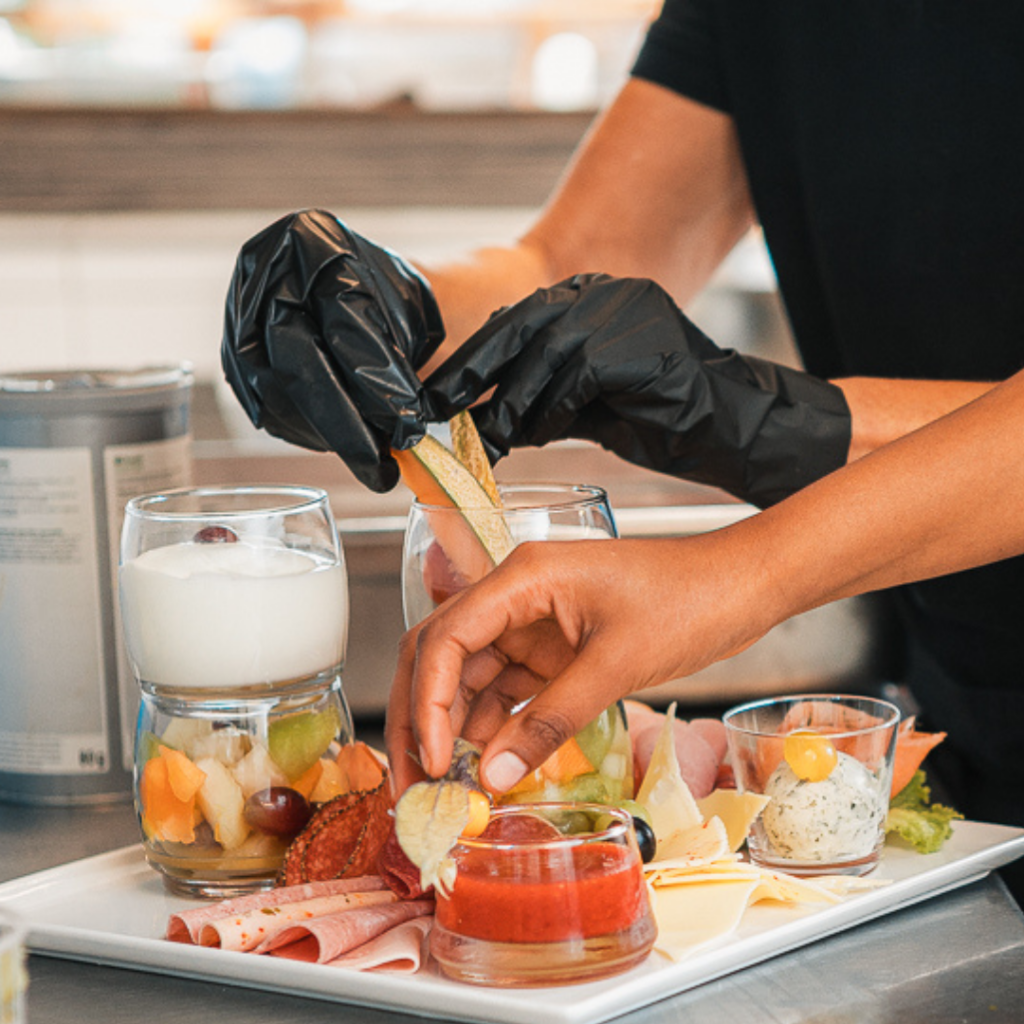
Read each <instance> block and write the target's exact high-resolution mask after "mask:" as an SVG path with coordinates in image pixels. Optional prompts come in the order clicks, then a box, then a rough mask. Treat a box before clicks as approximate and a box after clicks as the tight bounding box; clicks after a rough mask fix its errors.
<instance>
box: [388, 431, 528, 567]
mask: <svg viewBox="0 0 1024 1024" xmlns="http://www.w3.org/2000/svg"><path fill="white" fill-rule="evenodd" d="M392 454H393V455H394V457H395V461H396V462H397V463H398V468H399V470H400V471H401V473H402V480H403V481H404V482H405V485H406V486H407V487H408V488H409V489H410V490H411V491H412V492H413V494H415V495H416V497H417V498H418V499H419V501H420V502H421V503H422V504H424V505H436V506H440V507H443V508H456V509H458V511H459V513H460V514H459V515H457V516H453V515H448V514H447V513H445V514H438V515H430V514H429V513H428V518H429V520H430V527H431V530H432V531H433V533H434V537H435V538H436V540H437V542H438V543H439V544H440V545H441V548H442V549H443V551H444V553H445V555H446V556H447V557H448V560H449V561H450V562H451V564H452V566H453V567H454V568H455V570H456V571H457V572H458V574H459V575H460V576H461V577H463V578H464V579H465V581H466V582H467V583H476V582H477V581H478V580H480V579H482V578H483V577H484V576H486V575H487V573H489V572H490V571H491V569H493V568H494V566H496V565H497V564H498V563H499V562H501V561H502V560H503V559H505V558H506V557H507V556H508V554H509V552H511V550H512V549H513V548H514V547H515V541H514V540H513V538H512V534H511V532H510V531H509V528H508V525H507V524H506V523H505V520H504V519H503V518H502V516H501V514H500V506H499V505H495V503H494V501H493V500H492V499H491V497H490V496H489V495H488V493H487V491H486V490H485V489H484V487H483V485H482V484H481V483H480V481H479V480H477V478H476V477H475V476H474V475H473V474H472V473H471V472H470V471H469V469H467V468H466V466H464V465H463V464H462V462H461V461H459V459H458V458H456V457H455V455H454V454H453V453H452V452H451V451H449V450H448V449H447V448H446V447H445V446H444V445H443V444H441V442H440V441H438V440H437V439H436V438H434V437H431V436H430V435H429V434H428V435H427V436H426V437H424V438H423V439H422V440H420V441H418V442H417V443H416V444H415V445H413V446H412V447H411V448H408V449H406V450H405V451H398V450H396V451H394V452H392Z"/></svg>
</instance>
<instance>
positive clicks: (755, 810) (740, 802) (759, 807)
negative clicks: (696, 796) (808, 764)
mask: <svg viewBox="0 0 1024 1024" xmlns="http://www.w3.org/2000/svg"><path fill="white" fill-rule="evenodd" d="M770 799H771V797H767V796H763V795H762V794H760V793H741V792H739V790H736V789H716V790H713V791H712V792H711V793H709V794H708V795H707V796H706V797H704V798H703V799H702V800H698V801H697V807H698V808H699V809H700V813H701V814H702V815H704V817H705V818H712V817H717V818H721V819H722V821H723V823H724V824H725V830H726V832H728V834H729V849H730V850H733V851H735V850H738V849H739V848H740V847H741V846H742V845H743V844H744V843H745V842H746V840H747V833H748V832H749V831H750V827H751V825H753V824H754V822H755V821H756V820H757V816H758V815H759V814H760V813H761V811H763V810H764V807H765V804H767V803H768V801H769V800H770Z"/></svg>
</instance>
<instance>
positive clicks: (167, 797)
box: [139, 745, 206, 843]
mask: <svg viewBox="0 0 1024 1024" xmlns="http://www.w3.org/2000/svg"><path fill="white" fill-rule="evenodd" d="M181 761H185V762H187V765H183V764H182V763H181ZM197 778H198V784H196V779H197ZM205 778H206V774H205V773H204V772H203V771H202V769H201V768H198V767H197V766H196V765H194V764H192V762H191V761H189V760H188V758H187V757H185V755H184V754H182V753H180V752H179V751H177V750H171V749H170V747H165V746H163V745H161V746H160V747H159V753H158V755H157V756H156V757H151V758H150V759H149V760H148V761H147V762H146V763H145V765H144V766H143V769H142V777H141V778H140V780H139V802H140V803H141V805H142V823H143V827H144V828H145V830H146V833H147V835H150V836H153V837H154V838H156V839H159V840H162V841H163V842H169V843H191V842H194V841H195V837H196V833H195V807H196V792H197V791H198V788H199V786H201V785H202V783H203V781H204V780H205ZM193 787H194V788H193ZM179 794H181V795H179Z"/></svg>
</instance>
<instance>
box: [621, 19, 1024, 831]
mask: <svg viewBox="0 0 1024 1024" xmlns="http://www.w3.org/2000/svg"><path fill="white" fill-rule="evenodd" d="M633 73H634V75H636V76H637V77H640V78H644V79H647V80H650V81H653V82H656V83H658V84H660V85H663V86H666V87H668V88H670V89H673V90H675V91H677V92H679V93H681V94H683V95H686V96H688V97H690V98H692V99H694V100H697V101H698V102H700V103H703V104H705V105H707V106H710V107H713V108H715V109H718V110H721V111H724V112H726V113H728V114H730V115H731V117H732V118H733V120H734V121H735V124H736V127H737V132H738V135H739V141H740V146H741V149H742V153H743V159H744V162H745V165H746V169H747V175H748V178H749V181H750V187H751V193H752V196H753V199H754V203H755V205H756V208H757V213H758V216H759V219H760V222H761V225H762V228H763V230H764V234H765V239H766V242H767V244H768V248H769V250H770V253H771V256H772V260H773V263H774V265H775V269H776V273H777V275H778V280H779V286H780V291H781V294H782V298H783V300H784V302H785V305H786V309H787V312H788V315H789V317H790V321H791V323H792V326H793V331H794V335H795V338H796V341H797V344H798V347H799V349H800V352H801V355H802V357H803V360H804V364H805V365H806V367H807V369H808V370H809V371H810V372H812V373H815V374H818V375H819V376H823V377H839V376H848V375H867V376H879V377H908V378H932V379H961V380H1001V379H1004V378H1006V377H1008V376H1010V375H1011V374H1013V373H1014V372H1016V371H1017V370H1019V369H1021V367H1022V366H1024V3H1022V2H1021V0H1003V2H993V0H984V2H978V3H964V2H963V0H884V2H879V0H843V2H841V3H840V2H822V0H667V2H666V4H665V7H664V10H663V12H662V14H661V16H660V18H659V19H658V20H657V21H656V22H655V23H654V25H653V26H652V28H651V30H650V33H649V35H648V38H647V40H646V43H645V45H644V47H643V49H642V51H641V53H640V56H639V58H638V60H637V63H636V66H635V68H634V72H633ZM716 340H718V341H719V342H720V343H722V344H725V345H727V344H728V340H729V339H728V338H719V339H716ZM1006 429H1008V430H1021V429H1024V424H1021V423H1008V424H1007V425H1006ZM1021 514H1022V515H1024V509H1022V510H1021ZM1022 588H1024V559H1020V558H1017V559H1012V560H1009V561H1006V562H1003V563H1000V564H999V565H995V566H991V567H986V568H982V569H975V570H971V571H970V572H966V573H960V574H957V575H955V576H948V577H945V578H943V579H941V580H935V581H929V582H926V583H922V584H915V585H914V586H911V587H906V588H902V590H901V592H900V594H899V597H900V600H901V602H902V605H903V609H904V612H905V618H906V621H907V623H908V637H909V641H908V649H909V659H910V664H909V668H908V675H909V678H910V679H911V681H912V682H913V683H914V685H915V689H916V690H917V691H918V696H919V699H921V701H922V703H923V704H924V706H925V708H926V709H927V710H929V711H931V712H932V724H933V726H934V725H936V723H937V725H938V726H939V727H941V728H945V729H948V730H949V731H950V733H951V739H952V741H953V743H954V744H955V745H956V746H958V747H959V748H960V749H961V750H963V751H965V752H967V754H968V756H969V757H970V759H971V761H972V764H973V767H972V769H971V771H972V772H976V773H983V774H988V775H992V774H993V773H998V772H1005V771H1007V770H1008V769H1009V770H1010V771H1011V772H1014V771H1015V772H1016V774H1017V777H1018V778H1021V779H1024V769H1021V768H1020V767H1019V766H1020V765H1021V761H1022V759H1021V758H1020V757H1019V754H1018V752H1017V749H1016V748H1017V746H1019V743H1020V742H1021V740H1024V599H1022V597H1021V594H1022ZM1018 737H1021V738H1020V739H1018ZM1017 804H1018V808H1017V812H1016V813H1015V814H1014V815H1013V816H1014V817H1016V818H1017V819H1018V820H1024V797H1021V798H1017Z"/></svg>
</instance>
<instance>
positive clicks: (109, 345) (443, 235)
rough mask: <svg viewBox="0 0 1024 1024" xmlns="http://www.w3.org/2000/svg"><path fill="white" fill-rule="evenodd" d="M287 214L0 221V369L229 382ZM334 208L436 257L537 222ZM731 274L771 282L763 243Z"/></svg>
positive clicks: (719, 312)
mask: <svg viewBox="0 0 1024 1024" xmlns="http://www.w3.org/2000/svg"><path fill="white" fill-rule="evenodd" d="M285 212H287V211H283V210H281V211H252V212H242V213H146V214H78V215H57V214H55V215H45V214H33V215H16V214H0V373H2V372H12V371H16V370H35V369H63V368H68V367H98V366H113V367H133V366H140V365H144V364H146V363H153V362H162V361H179V360H187V361H189V362H191V363H192V364H193V365H194V367H195V370H196V375H197V377H199V378H200V379H206V380H219V379H220V376H221V374H220V363H219V346H220V337H221V328H222V317H223V306H224V298H225V294H226V291H227V286H228V282H229V280H230V277H231V273H232V270H233V268H234V263H235V257H236V255H237V253H238V250H239V248H240V246H241V245H242V244H243V242H245V240H246V239H248V238H249V237H251V236H252V235H253V234H255V233H256V232H257V231H259V230H261V229H262V228H263V227H265V226H266V225H267V224H269V223H270V222H271V221H273V220H275V219H276V218H277V217H278V216H281V215H282V214H283V213H285ZM334 212H336V213H337V214H338V215H339V216H340V217H342V219H344V220H345V221H346V222H347V223H348V224H350V225H351V226H352V228H353V229H354V230H356V231H359V232H360V233H362V234H363V235H366V236H367V237H369V238H372V239H373V240H374V241H377V242H379V243H381V244H383V245H387V246H390V247H391V248H393V249H395V250H396V251H398V252H400V253H402V254H403V255H405V256H407V257H409V258H411V259H420V260H424V261H427V262H435V261H441V260H444V259H446V258H449V257H453V256H457V255H459V254H460V253H463V252H466V251H467V250H468V249H470V248H472V247H475V246H477V245H480V244H488V243H494V242H502V241H507V240H510V239H512V238H514V237H516V236H517V235H518V234H519V233H520V232H521V231H522V230H523V229H524V228H525V227H526V226H527V224H528V223H529V222H530V220H531V218H532V216H533V212H532V211H530V210H523V209H515V208H494V209H480V208H477V209H469V208H466V209H455V210H453V209H425V208H423V209H368V208H358V209H351V210H336V211H334ZM723 270H724V274H723V275H721V276H720V278H719V280H720V281H721V280H723V279H724V280H725V281H726V285H727V287H730V288H732V289H738V290H740V291H744V292H759V291H766V290H769V289H771V287H772V281H771V271H770V267H769V266H768V263H767V259H766V257H765V255H764V251H763V246H761V244H760V241H759V240H758V239H757V237H756V236H751V238H750V239H748V241H747V242H746V243H745V244H743V245H741V246H740V247H739V248H738V249H737V251H736V252H735V253H734V254H733V256H732V258H731V259H730V260H729V261H728V263H727V265H726V267H725V268H723ZM695 309H696V310H697V314H695V315H697V319H698V322H700V323H701V326H703V327H704V328H705V330H707V331H708V332H709V333H710V334H711V336H712V337H715V338H716V339H719V340H722V341H723V343H729V344H737V341H736V340H735V339H736V338H737V337H739V336H740V335H741V334H742V326H743V325H741V324H738V323H737V322H736V304H735V303H733V304H731V305H730V304H723V303H721V302H718V303H713V302H707V301H705V302H704V304H703V306H700V304H698V305H697V306H696V307H695ZM690 312H694V310H690ZM698 314H699V315H698ZM740 315H741V316H742V315H745V314H744V313H743V310H742V309H741V310H740ZM771 354H773V355H775V353H771Z"/></svg>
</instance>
